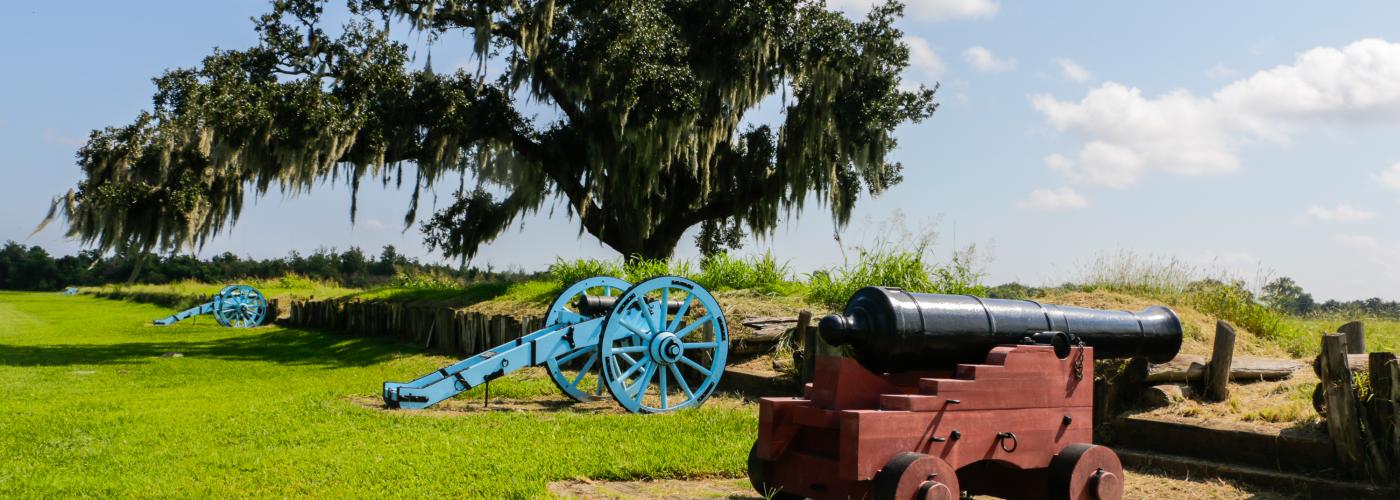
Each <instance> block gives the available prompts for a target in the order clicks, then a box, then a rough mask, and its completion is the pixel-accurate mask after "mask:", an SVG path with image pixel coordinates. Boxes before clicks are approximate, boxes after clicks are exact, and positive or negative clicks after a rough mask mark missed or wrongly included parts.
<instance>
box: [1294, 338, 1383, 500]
mask: <svg viewBox="0 0 1400 500" xmlns="http://www.w3.org/2000/svg"><path fill="white" fill-rule="evenodd" d="M1338 330H1340V331H1341V332H1342V333H1335V334H1328V335H1324V336H1323V337H1322V354H1321V355H1319V356H1318V359H1317V362H1316V363H1315V364H1314V369H1315V370H1316V371H1317V372H1318V377H1319V378H1320V379H1321V383H1319V384H1318V386H1319V390H1318V391H1317V393H1316V395H1315V396H1316V397H1315V400H1314V404H1315V405H1318V406H1319V410H1320V411H1321V413H1322V414H1323V416H1324V417H1325V418H1326V420H1327V433H1328V435H1329V436H1331V438H1332V442H1333V446H1334V447H1335V450H1336V454H1337V459H1338V461H1339V462H1340V464H1341V465H1342V466H1343V467H1345V468H1346V469H1348V471H1349V472H1351V473H1353V474H1356V475H1365V476H1369V477H1371V478H1372V479H1374V480H1376V481H1377V482H1383V483H1385V482H1389V483H1396V482H1400V365H1397V362H1396V355H1395V353H1392V352H1372V353H1366V352H1365V345H1366V343H1365V336H1364V335H1365V334H1364V331H1365V328H1364V326H1363V325H1362V324H1361V323H1360V322H1352V323H1348V324H1346V325H1343V326H1342V328H1339V329H1338ZM1317 399H1321V401H1318V400H1317Z"/></svg>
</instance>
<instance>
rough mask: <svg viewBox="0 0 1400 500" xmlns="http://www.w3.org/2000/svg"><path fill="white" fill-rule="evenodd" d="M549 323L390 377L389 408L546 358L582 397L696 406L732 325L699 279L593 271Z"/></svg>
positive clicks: (568, 390)
mask: <svg viewBox="0 0 1400 500" xmlns="http://www.w3.org/2000/svg"><path fill="white" fill-rule="evenodd" d="M545 325H546V326H545V327H544V328H541V329H539V330H537V331H535V332H533V333H530V334H528V335H525V336H524V337H521V338H519V339H516V340H512V341H510V342H507V343H505V344H502V345H499V346H496V347H495V348H492V349H490V350H487V351H486V352H483V353H480V354H477V355H475V356H472V357H470V358H467V359H465V360H462V361H458V362H456V363H453V364H452V365H450V366H447V367H445V368H442V369H440V370H437V371H434V372H432V373H429V374H427V375H424V376H423V377H420V378H418V379H417V380H414V381H412V382H406V383H399V382H385V383H384V403H385V404H386V405H388V406H389V407H390V408H405V409H419V408H426V407H429V406H432V405H434V404H436V403H437V402H439V401H442V400H444V399H447V398H450V397H452V396H455V395H457V394H460V393H462V392H464V391H466V390H468V389H471V388H473V387H476V386H479V385H482V384H485V383H487V382H490V381H491V380H493V379H496V378H499V377H501V376H504V375H505V374H507V373H510V372H512V371H515V370H518V369H520V368H524V367H527V366H544V367H545V368H546V369H547V370H548V371H549V375H550V378H552V379H553V380H554V383H555V384H556V385H558V386H559V389H561V390H563V391H564V393H565V394H568V395H569V397H572V398H574V399H576V400H579V401H589V400H593V399H597V398H600V397H602V394H603V390H604V389H606V390H607V391H608V393H609V394H610V395H611V396H612V397H613V399H615V400H616V401H617V402H618V404H620V405H622V407H623V408H626V409H627V410H628V411H631V412H633V413H660V412H668V411H673V410H678V409H681V408H688V407H693V406H698V405H700V404H701V403H703V402H704V401H705V399H706V398H708V397H709V396H710V394H711V393H713V392H714V390H715V387H716V386H717V385H718V384H719V378H720V375H721V374H723V373H724V366H725V361H726V358H727V356H728V354H729V329H728V327H727V326H726V324H725V321H724V313H723V311H721V310H720V308H719V303H718V302H716V301H715V298H714V296H712V295H710V292H708V291H706V290H705V289H704V288H702V287H701V286H700V285H698V284H696V283H695V282H694V281H691V280H688V279H685V278H680V277H675V276H661V277H657V278H652V279H649V280H646V281H643V282H641V283H638V284H637V285H629V284H628V283H627V282H625V281H623V280H620V279H617V278H610V277H601V276H600V277H594V278H589V279H586V280H583V281H580V282H578V283H574V284H573V285H572V286H570V287H568V288H567V289H565V290H564V292H563V293H561V294H560V295H559V297H558V298H556V299H555V300H554V303H553V304H551V305H550V306H549V310H548V312H547V314H546V316H545Z"/></svg>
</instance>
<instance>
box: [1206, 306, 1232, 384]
mask: <svg viewBox="0 0 1400 500" xmlns="http://www.w3.org/2000/svg"><path fill="white" fill-rule="evenodd" d="M1234 357H1235V329H1234V328H1232V327H1231V326H1230V324H1229V323H1226V322H1224V321H1216V322H1215V346H1214V348H1213V349H1212V350H1211V353H1210V363H1209V364H1207V365H1206V380H1205V393H1204V395H1205V398H1206V399H1208V400H1210V401H1224V400H1226V399H1227V398H1229V397H1230V386H1229V383H1230V363H1231V362H1232V360H1233V359H1234Z"/></svg>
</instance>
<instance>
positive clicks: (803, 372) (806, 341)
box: [793, 309, 817, 384]
mask: <svg viewBox="0 0 1400 500" xmlns="http://www.w3.org/2000/svg"><path fill="white" fill-rule="evenodd" d="M811 326H812V311H808V310H805V309H804V310H802V311H801V312H798V313H797V330H794V331H793V333H794V334H796V335H797V339H798V342H801V343H802V366H800V367H798V370H797V372H798V376H799V378H801V379H802V383H804V384H805V383H807V382H811V381H812V374H814V373H816V371H817V353H816V345H817V339H815V338H813V337H815V336H816V332H814V331H813V329H812V328H811Z"/></svg>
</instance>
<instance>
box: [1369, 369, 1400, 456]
mask: <svg viewBox="0 0 1400 500" xmlns="http://www.w3.org/2000/svg"><path fill="white" fill-rule="evenodd" d="M1370 358H1371V360H1370V361H1371V364H1370V373H1369V375H1370V379H1371V402H1370V403H1371V404H1370V411H1369V412H1368V415H1369V416H1370V417H1371V422H1370V424H1371V425H1370V426H1369V427H1370V428H1371V429H1372V432H1371V442H1372V443H1374V444H1375V445H1376V447H1377V452H1378V454H1379V455H1380V456H1381V457H1382V458H1384V459H1386V460H1387V461H1388V462H1389V464H1390V465H1391V466H1392V468H1394V467H1395V466H1400V362H1397V361H1396V356H1395V353H1393V352H1373V353H1371V356H1370ZM1392 481H1398V482H1400V478H1396V479H1392Z"/></svg>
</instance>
